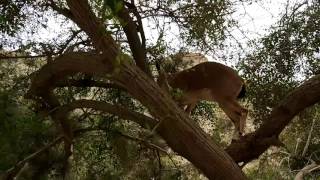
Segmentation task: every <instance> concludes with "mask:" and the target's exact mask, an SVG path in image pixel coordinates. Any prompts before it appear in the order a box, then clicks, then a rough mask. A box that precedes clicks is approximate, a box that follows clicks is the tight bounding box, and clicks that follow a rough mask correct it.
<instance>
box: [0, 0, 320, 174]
mask: <svg viewBox="0 0 320 180" xmlns="http://www.w3.org/2000/svg"><path fill="white" fill-rule="evenodd" d="M237 2H238V1H220V0H214V1H175V0H166V1H157V0H152V1H137V2H136V3H135V6H136V10H137V11H138V13H139V14H140V15H141V17H140V18H142V20H143V22H144V23H145V22H154V24H155V25H154V27H153V28H154V29H155V30H156V31H157V32H158V33H157V36H158V37H157V38H155V39H147V41H146V47H145V49H146V51H147V52H146V56H147V59H148V63H149V64H148V65H149V66H150V68H151V69H152V73H153V74H157V73H156V71H155V69H156V68H155V64H156V63H157V62H161V63H162V65H163V68H164V69H165V71H166V72H169V73H174V72H177V71H179V70H180V69H183V68H185V67H186V66H188V64H186V63H184V62H182V61H181V59H180V60H179V54H183V53H186V52H188V51H189V50H190V49H192V47H196V49H201V50H202V51H203V52H205V51H213V50H214V48H215V47H218V46H222V45H223V44H224V42H225V41H224V40H225V39H226V38H228V33H227V31H228V29H229V28H230V27H232V26H234V25H236V23H237V22H236V21H235V20H234V19H232V18H231V16H229V15H231V14H232V12H233V11H235V9H234V7H235V6H234V5H235V4H236V3H237ZM239 2H241V1H239ZM90 5H92V7H93V8H94V9H93V11H94V12H95V13H96V15H97V16H98V17H99V18H101V20H103V23H104V25H105V27H106V29H107V32H108V33H110V34H111V35H112V37H113V38H114V39H115V40H116V41H117V43H118V44H119V46H120V47H121V50H123V52H125V53H127V54H131V53H132V52H131V50H130V49H129V45H128V41H127V38H126V37H125V34H124V33H123V29H122V27H121V25H123V24H125V23H126V22H123V21H121V19H120V18H119V17H117V15H116V14H117V13H118V12H119V11H120V10H121V8H122V7H124V6H125V5H127V4H126V3H123V1H119V0H111V1H102V0H95V1H90ZM66 7H67V6H66V3H65V2H64V1H61V2H59V3H58V8H61V9H64V8H66ZM128 7H130V6H128ZM55 8H57V7H55ZM291 11H292V12H291ZM291 11H288V12H291V14H289V13H287V14H284V15H283V18H282V19H281V20H280V21H279V22H278V23H277V24H276V25H274V26H273V27H272V28H271V30H270V32H269V34H268V35H266V36H265V37H263V38H261V39H258V40H256V41H254V42H251V43H250V47H249V48H250V49H251V52H250V53H249V54H247V55H246V56H245V57H244V58H243V59H241V60H240V61H239V64H238V68H239V70H240V72H241V73H242V75H243V77H244V78H245V79H247V81H248V83H247V85H248V90H247V92H248V98H247V99H246V103H247V104H249V105H250V107H251V108H252V109H250V111H251V113H250V116H251V118H252V119H254V120H255V123H256V124H255V125H259V124H260V123H261V120H262V119H263V118H264V117H266V116H267V115H269V114H270V112H271V110H272V108H274V107H275V106H276V105H278V104H279V102H280V101H281V100H282V99H283V98H284V97H285V96H286V95H287V94H288V93H289V92H291V91H292V90H293V89H294V88H295V87H297V86H298V85H299V84H300V83H301V82H302V80H303V79H306V78H309V77H311V76H312V75H315V74H319V73H320V69H319V68H320V59H319V57H320V56H319V53H320V50H319V47H320V5H319V2H317V1H314V2H312V3H311V4H310V5H308V6H307V7H305V8H304V9H302V10H296V9H292V10H291ZM133 12H134V8H133V7H132V9H130V15H132V16H134V13H133ZM0 13H1V15H0V29H1V33H2V34H0V37H6V38H4V39H5V40H4V41H3V42H2V43H3V44H4V45H5V48H6V49H5V50H4V49H1V52H0V70H1V72H0V144H1V146H0V172H1V171H5V170H7V169H9V168H10V167H12V166H14V165H15V163H16V162H18V161H19V160H22V159H23V158H25V157H26V156H28V155H30V154H31V153H33V152H35V151H37V150H38V149H39V148H41V147H42V146H45V144H47V143H48V142H50V141H52V139H53V137H58V136H59V135H60V133H61V132H60V129H59V127H57V126H55V124H54V123H53V122H52V121H51V119H48V118H44V117H43V116H42V115H43V114H41V112H39V111H38V110H39V109H41V108H39V107H38V105H36V104H34V103H33V102H31V101H29V100H25V99H23V98H22V97H23V95H24V94H25V93H26V91H27V89H28V86H29V80H30V78H32V76H33V73H36V71H37V70H38V69H39V68H40V67H41V66H43V65H45V64H50V63H51V62H52V59H54V58H55V57H58V56H60V55H62V54H64V53H65V52H71V51H85V52H94V53H96V50H94V48H93V46H92V42H90V39H88V37H87V35H85V34H84V33H83V32H81V30H79V27H77V26H75V25H73V24H72V23H70V22H69V21H68V20H67V19H66V18H65V17H62V16H61V15H59V14H58V13H57V12H55V11H53V7H52V6H50V5H48V4H47V3H46V2H45V1H36V2H33V1H28V0H15V1H13V0H11V1H10V0H7V1H3V2H1V4H0ZM33 13H34V14H36V15H34V14H33ZM46 13H48V14H46ZM33 15H34V16H33ZM41 15H46V16H45V18H43V19H42V18H40V17H39V16H41ZM30 17H35V19H33V18H30ZM46 17H49V18H52V19H57V20H58V21H59V23H58V24H59V27H64V28H60V30H59V32H58V33H56V36H55V37H54V38H52V39H50V38H49V40H44V41H42V40H38V39H37V37H36V36H34V34H37V32H41V29H42V28H43V29H47V30H50V27H49V26H48V23H47V18H46ZM138 18H139V17H138V16H135V18H134V20H135V21H138ZM135 23H137V22H135ZM70 24H71V25H70ZM146 24H147V23H146ZM37 25H41V26H37ZM30 26H33V27H31V28H28V27H30ZM171 26H173V27H177V28H178V29H179V35H178V37H177V39H179V40H181V44H179V45H180V46H181V47H175V45H172V44H171V43H170V42H167V41H166V38H168V36H169V35H168V34H169V33H170V32H169V31H168V29H167V27H171ZM145 29H147V28H146V27H145ZM148 30H150V27H149V29H148ZM150 31H151V30H150ZM24 33H25V34H24ZM22 34H24V35H22ZM139 35H140V38H141V39H142V36H143V35H142V32H139ZM21 36H23V37H24V38H26V41H22V40H17V39H20V37H21ZM8 37H10V38H8ZM11 38H13V39H11ZM9 44H11V46H10V45H9ZM8 47H9V48H8ZM13 49H14V50H13ZM33 55H35V57H33ZM6 56H24V58H20V59H17V60H13V59H12V58H9V59H6V61H2V60H1V58H2V57H6ZM21 60H23V61H21ZM103 80H104V79H102V78H101V77H96V76H87V75H84V74H80V73H79V74H76V75H74V76H70V77H68V79H66V82H67V84H64V85H61V86H60V87H59V88H57V89H55V91H54V93H55V94H56V95H57V96H58V97H59V99H60V101H61V104H68V103H70V102H72V101H74V100H76V99H89V98H90V99H93V100H99V101H102V102H108V103H111V104H113V105H119V106H121V107H125V108H126V109H128V110H131V111H134V112H140V113H142V114H145V115H147V116H150V114H149V112H148V110H147V108H146V107H144V106H143V105H141V104H140V102H138V101H137V100H136V99H134V98H132V96H131V95H129V94H128V93H127V92H124V91H123V90H122V89H121V88H120V89H117V88H101V87H87V86H86V85H88V82H89V83H90V82H92V81H94V82H102V81H103ZM71 82H81V83H79V84H78V86H76V85H74V86H71V85H70V84H68V83H71ZM107 83H111V82H109V81H108V82H107ZM179 93H181V92H178V93H176V94H178V95H179ZM218 110H219V108H217V106H216V104H212V103H207V102H201V103H199V104H198V105H197V108H196V109H195V110H194V111H193V113H192V118H193V119H194V120H195V121H196V123H198V124H199V125H200V126H201V127H202V128H203V129H205V130H206V132H207V133H208V134H209V135H210V136H211V138H212V139H214V140H215V141H217V142H218V143H219V144H220V145H221V146H222V147H225V146H227V144H228V143H229V139H228V132H229V131H230V122H229V121H225V119H226V118H224V117H221V115H220V114H221V113H217V112H219V111H218ZM52 112H53V111H52ZM52 112H49V114H50V113H52ZM319 112H320V111H319V107H313V108H310V109H307V110H305V111H304V112H302V113H300V114H299V116H298V117H296V118H295V119H294V121H293V123H292V124H290V125H289V126H288V127H287V129H286V130H285V131H284V132H283V133H282V134H281V140H282V141H283V142H284V144H285V147H284V148H282V149H280V150H281V151H283V152H285V153H282V154H281V153H275V154H265V155H263V156H262V157H261V158H260V159H259V166H258V168H256V167H252V168H251V169H249V170H248V171H246V173H247V175H248V177H249V178H251V179H279V178H280V177H281V178H283V179H290V178H293V177H294V174H295V173H296V171H297V170H299V169H301V168H303V167H304V166H305V165H307V164H308V162H309V160H310V159H312V160H314V161H316V162H318V163H319V162H320V159H319V157H320V155H319V148H320V141H319V138H320V134H319V132H320V131H319V123H318V122H316V123H315V126H314V131H313V133H312V137H311V143H310V145H308V149H307V152H306V153H305V154H304V155H303V156H302V152H303V151H304V147H305V145H306V143H305V142H307V139H308V135H309V134H308V133H309V131H308V130H310V128H311V124H312V122H313V120H314V119H315V118H319ZM68 120H69V121H70V122H71V124H72V127H73V128H74V129H81V130H83V131H84V132H83V133H79V134H77V135H76V138H75V140H74V141H75V142H74V152H73V159H72V161H71V165H72V168H71V170H70V174H72V175H73V176H74V177H75V178H78V179H79V178H80V179H88V180H89V179H98V178H101V179H123V178H124V179H151V178H153V179H204V177H203V176H202V175H200V174H201V173H200V172H199V171H198V170H196V169H195V168H194V167H193V166H192V165H190V163H189V162H187V161H186V160H185V159H182V158H180V157H177V156H176V155H175V154H173V153H171V150H170V149H169V147H168V146H167V145H166V143H165V142H163V140H162V139H161V138H160V137H158V136H157V135H154V134H153V133H154V132H153V130H152V129H150V128H149V129H148V127H146V128H145V129H144V128H141V127H140V126H138V125H137V124H136V123H133V122H131V121H126V120H123V119H120V118H118V117H117V116H115V115H112V114H107V113H102V112H99V111H95V110H93V109H90V108H79V109H77V110H75V111H73V112H71V115H70V116H69V119H68ZM228 123H229V124H228ZM256 127H257V126H256ZM229 134H230V133H229ZM298 138H300V139H301V141H302V142H303V143H301V144H303V145H304V146H302V145H299V146H298V147H297V146H296V145H297V139H298ZM226 139H227V140H226ZM150 144H151V145H156V147H158V149H157V148H155V146H151V145H150ZM163 149H164V150H165V151H168V152H170V153H169V154H167V153H165V152H163V151H162V150H163ZM63 152H64V149H63V143H62V144H59V145H57V146H56V147H53V148H51V151H50V153H49V154H50V155H48V156H44V157H42V158H43V159H42V160H43V161H47V162H49V163H47V164H46V165H47V166H43V169H42V170H43V172H44V173H45V175H44V176H42V177H46V178H49V179H50V178H51V179H54V178H61V177H62V176H64V175H63V173H64V172H63V168H64V167H63V166H64V159H63V158H64V155H63ZM52 159H53V160H52ZM49 160H52V161H49ZM281 162H286V163H281ZM39 164H40V165H43V163H38V164H37V163H34V165H35V166H39ZM275 165H276V166H277V167H279V168H278V169H275V168H273V167H275ZM318 175H319V171H315V172H313V173H312V174H310V175H309V178H313V177H316V176H318Z"/></svg>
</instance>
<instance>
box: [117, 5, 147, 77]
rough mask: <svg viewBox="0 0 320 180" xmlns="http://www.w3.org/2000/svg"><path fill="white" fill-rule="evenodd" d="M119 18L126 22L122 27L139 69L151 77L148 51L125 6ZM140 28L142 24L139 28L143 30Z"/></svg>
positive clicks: (119, 13)
mask: <svg viewBox="0 0 320 180" xmlns="http://www.w3.org/2000/svg"><path fill="white" fill-rule="evenodd" d="M118 16H119V17H120V18H121V19H122V20H123V21H124V23H122V27H123V30H124V32H125V34H126V36H127V39H128V42H129V46H130V49H131V52H132V55H133V58H134V59H135V61H136V63H137V65H138V67H139V68H141V69H142V70H143V71H144V72H145V73H147V74H148V75H149V76H151V72H150V69H149V67H148V65H147V62H146V50H145V47H144V46H143V44H142V43H141V41H140V38H139V35H138V31H137V28H138V27H137V25H136V23H134V22H133V20H132V18H131V17H130V15H129V12H128V10H127V9H126V7H124V6H123V7H122V9H121V10H120V11H119V12H118ZM140 26H142V24H140V25H139V28H140V30H141V29H142V28H143V27H140ZM142 32H143V30H142ZM142 35H143V34H142Z"/></svg>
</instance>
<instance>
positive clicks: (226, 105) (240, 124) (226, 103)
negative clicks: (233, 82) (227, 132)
mask: <svg viewBox="0 0 320 180" xmlns="http://www.w3.org/2000/svg"><path fill="white" fill-rule="evenodd" d="M219 106H220V107H221V109H222V110H223V111H224V112H225V113H226V114H227V116H228V117H229V118H230V119H231V121H232V122H233V123H234V126H235V131H234V133H233V137H232V139H239V138H240V136H242V135H243V134H244V133H245V126H246V118H247V112H248V111H247V109H245V108H243V107H241V106H240V105H239V103H238V102H237V101H236V100H233V99H224V100H220V101H219Z"/></svg>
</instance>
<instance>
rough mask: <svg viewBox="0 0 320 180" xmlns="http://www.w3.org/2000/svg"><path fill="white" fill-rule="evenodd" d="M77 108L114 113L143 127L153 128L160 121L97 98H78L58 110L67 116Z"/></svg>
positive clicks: (57, 111)
mask: <svg viewBox="0 0 320 180" xmlns="http://www.w3.org/2000/svg"><path fill="white" fill-rule="evenodd" d="M77 108H92V109H95V110H98V111H102V112H107V113H110V114H114V115H116V116H118V117H119V118H122V119H127V120H131V121H133V122H135V123H137V124H139V125H140V126H141V127H144V128H149V129H150V128H153V127H154V126H155V125H156V124H157V123H158V122H157V120H155V119H153V118H151V117H148V116H146V115H144V114H141V113H137V112H134V111H130V110H128V109H126V108H123V107H121V106H118V105H112V104H109V103H106V102H100V101H95V100H85V99H83V100H76V101H73V102H71V103H69V104H66V105H63V106H61V107H59V108H58V109H57V110H56V113H57V114H59V115H58V116H60V115H61V116H67V114H68V113H69V112H70V111H72V110H74V109H77Z"/></svg>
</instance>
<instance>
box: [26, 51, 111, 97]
mask: <svg viewBox="0 0 320 180" xmlns="http://www.w3.org/2000/svg"><path fill="white" fill-rule="evenodd" d="M103 60H104V57H103V56H101V55H96V54H90V53H81V52H77V53H68V54H64V55H62V56H60V57H58V58H56V59H55V60H54V61H53V62H52V63H50V64H46V65H44V66H43V67H42V68H41V69H40V70H39V71H38V72H37V73H35V74H34V77H33V78H32V80H31V81H32V83H31V87H30V89H29V91H28V95H30V96H40V97H41V96H44V92H46V94H49V93H50V92H51V90H53V89H54V88H55V87H56V84H55V83H56V82H59V81H60V80H63V79H64V78H66V77H67V76H71V75H74V74H76V73H79V72H81V73H84V74H88V75H100V76H102V75H104V76H105V74H107V73H110V72H111V65H110V64H105V63H104V62H103ZM48 90H49V91H48Z"/></svg>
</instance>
